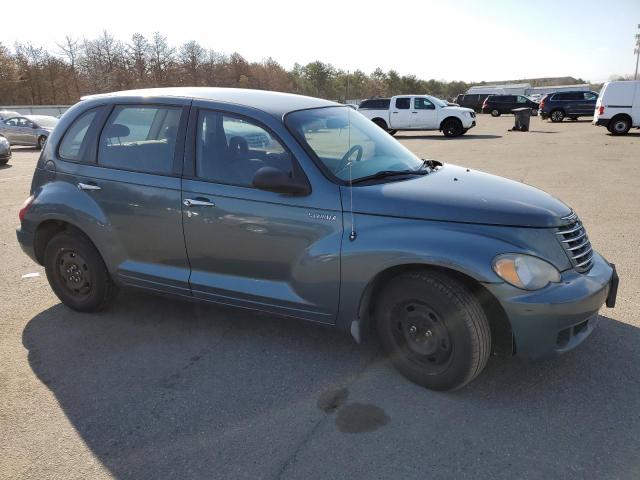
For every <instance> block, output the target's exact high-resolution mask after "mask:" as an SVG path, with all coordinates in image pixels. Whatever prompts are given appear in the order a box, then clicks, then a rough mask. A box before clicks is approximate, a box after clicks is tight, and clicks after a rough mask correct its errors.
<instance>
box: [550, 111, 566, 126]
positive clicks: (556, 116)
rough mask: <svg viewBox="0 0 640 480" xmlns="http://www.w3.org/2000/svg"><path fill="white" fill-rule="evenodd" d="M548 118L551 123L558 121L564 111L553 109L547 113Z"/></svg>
mask: <svg viewBox="0 0 640 480" xmlns="http://www.w3.org/2000/svg"><path fill="white" fill-rule="evenodd" d="M549 118H550V119H551V121H552V122H553V123H560V122H561V121H562V120H564V112H563V111H562V110H554V111H552V112H551V115H549Z"/></svg>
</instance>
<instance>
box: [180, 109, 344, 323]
mask: <svg viewBox="0 0 640 480" xmlns="http://www.w3.org/2000/svg"><path fill="white" fill-rule="evenodd" d="M196 106H198V102H194V107H196ZM200 106H201V108H199V109H196V108H192V116H191V119H190V121H189V125H190V127H189V130H190V131H189V133H188V137H187V145H188V147H187V152H186V154H185V172H184V175H183V181H182V188H183V191H182V203H183V206H182V209H183V225H184V237H185V242H186V247H187V255H188V258H189V262H190V265H191V274H190V278H189V283H190V286H191V289H192V294H193V296H194V297H196V298H201V299H205V300H210V301H213V302H216V303H222V304H228V305H234V306H239V307H245V308H250V309H258V310H262V311H271V312H273V313H278V314H282V315H287V316H293V317H300V318H305V319H308V320H314V321H318V322H322V323H334V321H335V315H336V313H337V309H338V296H339V286H340V245H341V238H342V230H343V228H342V212H341V210H340V209H339V203H338V202H339V198H338V195H336V196H335V197H333V198H329V197H327V196H326V195H323V194H322V193H321V192H319V191H314V190H313V188H312V191H311V193H309V194H308V195H306V196H295V195H285V194H279V193H275V192H269V191H265V190H260V189H257V188H255V187H253V185H252V180H253V176H254V174H255V172H256V171H257V170H258V169H260V168H263V167H265V166H268V167H274V168H277V169H279V170H282V171H285V172H288V173H289V174H290V175H292V176H302V177H299V178H303V177H304V176H305V174H304V172H302V169H301V167H300V166H299V164H298V163H297V161H296V159H295V158H294V156H293V153H292V152H291V150H290V149H289V148H287V145H286V144H285V143H284V142H283V141H282V140H280V138H279V137H278V136H276V134H275V133H274V132H273V131H272V130H270V129H269V128H268V127H267V126H266V125H265V124H264V123H261V122H259V121H257V120H255V119H252V118H249V117H246V116H242V115H238V114H236V113H232V112H229V111H222V110H212V109H210V107H209V105H208V104H206V103H203V104H201V105H200Z"/></svg>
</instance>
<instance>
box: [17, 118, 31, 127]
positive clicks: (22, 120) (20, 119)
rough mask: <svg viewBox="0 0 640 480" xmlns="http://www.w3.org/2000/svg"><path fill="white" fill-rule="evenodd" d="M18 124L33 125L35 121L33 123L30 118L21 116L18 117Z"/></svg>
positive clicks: (23, 125)
mask: <svg viewBox="0 0 640 480" xmlns="http://www.w3.org/2000/svg"><path fill="white" fill-rule="evenodd" d="M18 126H19V127H31V126H33V123H31V122H30V121H29V120H28V119H26V118H19V119H18Z"/></svg>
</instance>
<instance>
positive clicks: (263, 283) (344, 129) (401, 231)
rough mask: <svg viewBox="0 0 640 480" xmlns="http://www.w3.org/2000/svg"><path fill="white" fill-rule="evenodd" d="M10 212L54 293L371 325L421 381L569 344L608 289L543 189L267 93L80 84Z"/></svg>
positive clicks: (613, 282)
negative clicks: (105, 88)
mask: <svg viewBox="0 0 640 480" xmlns="http://www.w3.org/2000/svg"><path fill="white" fill-rule="evenodd" d="M319 126H320V127H319ZM478 199H482V201H478ZM19 217H20V221H21V222H20V228H19V229H18V231H17V235H18V240H19V242H20V244H21V245H22V248H23V249H24V251H25V252H26V253H27V254H28V255H29V256H30V257H31V258H32V259H34V260H35V261H36V262H38V263H40V264H41V265H44V267H45V270H46V273H47V278H48V280H49V283H50V285H51V288H52V289H53V291H54V292H55V293H56V295H57V296H58V297H59V298H60V300H61V301H62V302H63V303H64V304H65V305H67V306H69V307H70V308H73V309H75V310H79V311H82V312H93V311H97V310H100V309H102V308H104V307H106V306H107V304H108V303H109V301H110V300H111V299H112V297H113V295H114V293H115V292H116V288H117V287H139V288H143V289H147V290H149V291H153V292H156V293H161V294H165V295H173V296H177V297H180V298H185V299H190V300H197V301H202V302H213V303H218V304H223V305H228V306H236V307H240V308H244V309H250V310H258V311H262V312H267V313H272V314H278V315H283V316H286V317H292V318H299V319H302V320H307V321H310V322H314V323H319V324H324V325H327V326H334V327H336V328H338V329H341V330H343V331H345V332H350V333H351V335H353V337H354V338H355V339H356V340H357V341H360V340H362V339H363V338H364V336H366V335H367V334H370V333H373V334H376V333H377V335H378V337H379V338H380V340H381V343H382V346H383V347H384V349H385V351H386V352H387V353H388V355H389V357H390V358H391V360H392V362H393V363H394V364H395V365H396V366H397V367H398V369H399V370H400V371H401V372H402V373H403V374H404V375H406V376H407V377H408V378H410V379H411V380H413V381H414V382H417V383H419V384H421V385H424V386H426V387H429V388H434V389H439V390H446V389H451V388H458V387H461V386H462V385H464V384H465V383H467V382H469V381H471V380H472V379H473V378H474V377H475V376H476V375H478V374H479V373H480V371H481V370H482V369H483V368H484V366H485V364H486V362H487V360H488V358H489V355H490V354H491V352H492V351H505V352H508V353H515V352H516V351H517V354H518V355H519V356H520V357H523V358H530V359H534V358H543V357H553V356H556V355H559V354H561V353H564V352H566V351H568V350H571V349H572V348H574V347H576V346H577V345H579V344H580V343H581V342H582V341H583V340H584V339H585V338H587V337H588V336H589V334H590V333H591V332H592V331H593V328H594V326H595V324H596V322H597V314H598V309H599V308H600V307H601V305H602V304H603V303H605V302H606V303H607V305H608V306H613V305H614V303H615V296H616V291H617V276H616V274H615V269H614V268H613V267H612V266H611V265H610V264H609V263H607V261H606V260H605V259H604V258H602V257H601V256H600V255H599V254H598V253H597V252H596V251H595V250H593V249H592V247H591V243H590V241H589V238H588V237H587V233H586V231H585V228H584V227H583V225H582V223H581V222H580V220H579V219H578V217H577V216H576V214H575V213H574V212H573V211H572V210H571V208H569V207H568V206H567V205H565V204H564V203H562V202H561V201H560V200H558V199H556V198H554V197H552V196H551V195H549V194H547V193H545V192H542V191H540V190H537V189H535V188H533V187H530V186H528V185H523V184H521V183H517V182H514V181H511V180H507V179H505V178H501V177H497V176H494V175H489V174H486V173H482V172H478V171H476V170H470V169H467V168H463V167H459V166H456V165H450V164H446V165H445V164H442V163H441V162H438V161H435V160H423V159H421V158H419V157H417V156H416V155H414V154H413V153H411V152H410V151H409V150H408V149H406V148H405V147H403V146H402V145H401V144H400V143H398V142H397V141H396V140H394V139H393V138H392V137H390V136H389V135H387V134H386V133H385V132H384V131H383V130H382V129H380V128H379V127H378V126H376V125H375V124H374V123H373V122H371V121H370V120H369V119H367V118H366V117H364V116H363V115H360V114H358V113H357V112H354V111H353V110H352V109H351V108H349V107H346V106H343V105H339V104H337V103H333V102H329V101H326V100H320V99H316V98H309V97H301V96H297V95H290V94H284V93H275V92H265V91H257V90H246V89H217V88H167V89H149V90H141V91H138V90H134V91H129V92H120V93H113V94H105V95H96V96H92V97H88V98H85V99H84V100H83V101H82V102H80V103H78V104H77V105H75V106H74V107H72V108H71V109H70V110H69V111H68V112H67V113H65V114H64V116H63V118H62V119H61V120H60V123H59V124H58V125H57V126H56V128H55V129H54V131H53V132H52V134H51V136H50V138H49V140H48V141H47V143H46V144H45V148H44V150H43V152H42V155H41V156H40V159H39V160H38V164H37V167H36V170H35V173H34V178H33V182H32V185H31V195H30V196H29V198H28V199H27V201H26V202H25V204H24V206H23V207H22V209H21V210H20V213H19ZM328 341H330V339H328ZM516 347H517V350H514V348H516Z"/></svg>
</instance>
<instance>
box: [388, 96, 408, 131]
mask: <svg viewBox="0 0 640 480" xmlns="http://www.w3.org/2000/svg"><path fill="white" fill-rule="evenodd" d="M412 102H413V99H412V98H411V97H395V98H394V99H392V100H391V105H390V106H389V113H390V115H389V123H390V127H391V128H392V129H397V130H402V129H410V128H412V127H411V125H412V123H413V120H412V118H411V117H412V113H411V112H412V110H411V107H412V105H411V103H412Z"/></svg>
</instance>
